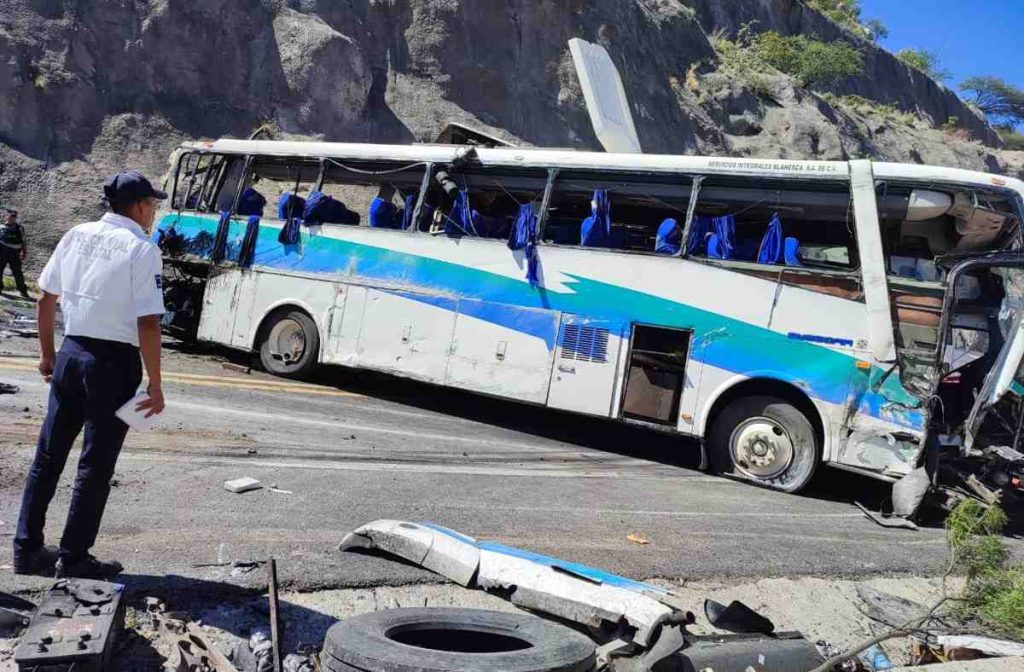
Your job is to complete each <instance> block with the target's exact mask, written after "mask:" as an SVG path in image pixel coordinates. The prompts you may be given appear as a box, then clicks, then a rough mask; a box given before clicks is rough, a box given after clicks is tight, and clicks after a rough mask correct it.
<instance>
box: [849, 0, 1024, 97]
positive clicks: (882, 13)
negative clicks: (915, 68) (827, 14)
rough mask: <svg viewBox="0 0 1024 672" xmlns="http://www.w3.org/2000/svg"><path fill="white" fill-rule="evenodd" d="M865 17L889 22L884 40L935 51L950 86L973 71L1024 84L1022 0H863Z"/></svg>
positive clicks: (895, 48)
mask: <svg viewBox="0 0 1024 672" xmlns="http://www.w3.org/2000/svg"><path fill="white" fill-rule="evenodd" d="M861 7H862V8H863V11H862V12H861V18H862V19H863V20H867V19H872V18H877V19H881V20H882V22H883V23H884V24H885V25H886V26H887V27H888V28H889V37H888V38H887V39H885V40H882V41H881V45H882V46H883V47H884V48H886V49H888V50H889V51H892V52H893V53H895V52H897V51H899V50H900V49H904V48H908V47H913V48H923V49H928V50H930V51H933V52H935V53H936V54H937V55H938V57H939V66H940V67H941V68H942V69H944V70H948V71H949V72H950V73H951V74H952V75H953V76H952V78H950V79H949V80H947V81H946V85H947V86H949V87H950V88H951V89H954V90H955V89H956V88H957V85H958V84H959V83H960V82H961V81H963V80H964V79H967V78H968V77H972V76H975V75H994V76H997V77H1002V78H1003V79H1005V80H1006V81H1008V82H1010V83H1011V84H1015V85H1016V86H1019V87H1021V88H1024V0H969V1H967V2H965V1H964V0H861Z"/></svg>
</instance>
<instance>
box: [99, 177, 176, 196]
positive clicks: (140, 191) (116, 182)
mask: <svg viewBox="0 0 1024 672" xmlns="http://www.w3.org/2000/svg"><path fill="white" fill-rule="evenodd" d="M103 195H104V196H106V197H107V200H108V201H110V202H111V203H134V202H136V201H141V200H142V199H144V198H149V197H153V198H158V199H160V200H163V199H165V198H167V194H166V193H165V192H163V191H160V190H159V189H154V188H153V185H152V184H150V182H149V180H147V179H146V178H145V176H144V175H143V174H142V173H140V172H139V171H137V170H129V171H128V172H125V173H118V174H116V175H111V176H110V177H108V178H107V181H106V182H104V183H103Z"/></svg>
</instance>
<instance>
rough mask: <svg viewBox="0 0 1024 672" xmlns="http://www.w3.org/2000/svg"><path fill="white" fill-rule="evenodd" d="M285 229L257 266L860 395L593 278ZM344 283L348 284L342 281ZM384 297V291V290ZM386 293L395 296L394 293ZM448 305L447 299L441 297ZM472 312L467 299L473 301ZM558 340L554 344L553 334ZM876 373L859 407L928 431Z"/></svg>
mask: <svg viewBox="0 0 1024 672" xmlns="http://www.w3.org/2000/svg"><path fill="white" fill-rule="evenodd" d="M172 223H174V225H175V226H176V228H177V229H178V231H179V232H180V233H182V234H185V235H186V237H189V236H191V235H195V233H198V232H199V231H200V230H204V231H207V232H210V233H213V232H214V231H215V229H216V225H217V222H216V218H215V217H202V216H194V215H173V214H172V215H167V216H165V217H164V219H163V220H162V221H161V227H166V226H170V225H171V224H172ZM244 228H245V227H244V222H241V221H235V222H232V226H231V231H230V234H229V239H230V238H234V237H237V238H239V239H240V238H241V235H242V234H243V233H244ZM278 232H279V227H274V226H263V227H261V228H260V232H259V236H258V239H257V245H256V257H255V263H254V266H264V267H269V268H273V269H276V270H283V271H294V272H301V273H324V274H331V275H332V276H333V277H332V278H331V279H332V280H342V279H343V278H344V277H360V278H367V279H371V280H377V281H381V282H386V283H389V284H390V283H395V284H400V285H402V286H404V287H420V288H423V289H424V290H426V292H437V293H438V294H441V295H444V296H445V297H446V302H445V303H444V305H443V306H439V307H443V308H444V309H446V310H456V309H457V308H456V305H455V304H453V302H452V298H451V297H453V296H454V297H458V298H459V299H461V298H463V297H465V298H468V299H478V300H481V302H482V303H491V305H492V306H494V305H495V304H502V305H505V306H520V307H523V308H534V309H546V310H550V311H560V312H563V313H571V314H575V315H581V316H586V317H592V318H598V319H601V320H603V321H607V322H610V323H621V324H628V323H631V322H645V323H650V324H660V325H664V326H667V327H679V328H687V329H692V330H693V332H694V348H693V358H694V359H696V360H698V361H703V362H704V363H705V364H707V365H710V366H714V367H716V368H719V369H723V370H726V371H730V372H734V373H738V374H741V375H745V376H750V377H770V378H777V379H779V380H784V381H787V382H790V383H792V384H794V385H796V386H797V387H799V388H801V389H803V390H804V391H805V392H807V393H808V394H809V395H811V396H812V397H814V398H817V399H820V400H822V401H825V402H828V403H831V404H835V405H845V404H846V403H847V402H848V396H849V394H850V393H851V381H853V380H854V376H855V375H857V373H858V372H857V370H856V368H855V367H856V359H855V358H854V357H852V356H850V355H849V354H846V353H843V352H839V351H835V350H831V349H829V348H827V347H823V346H822V345H819V344H817V343H814V342H810V341H807V340H803V339H793V338H790V337H789V336H788V334H780V333H778V332H775V331H772V330H770V329H766V328H764V327H759V326H755V325H752V324H749V323H746V322H743V321H742V320H738V319H735V318H730V317H727V316H725V315H722V314H719V313H715V312H712V311H707V310H703V309H699V308H695V307H693V306H689V305H685V304H681V303H677V302H675V301H671V300H669V299H665V298H662V297H658V296H654V295H651V294H646V293H644V292H639V291H636V290H633V289H629V288H625V287H620V286H616V285H612V284H609V283H604V282H601V281H599V280H594V279H592V278H586V277H582V276H575V275H570V274H565V275H566V277H568V278H569V280H568V281H567V282H565V285H566V286H567V287H568V288H569V289H570V290H571V291H570V292H556V291H552V290H548V289H545V288H544V287H532V286H531V285H530V284H529V283H527V282H526V281H525V280H521V279H518V278H510V277H507V276H503V275H500V274H497V273H491V272H488V271H484V270H480V269H476V268H471V267H467V266H461V265H459V264H456V263H452V262H447V261H442V260H439V259H434V258H431V257H426V256H421V255H415V254H410V253H406V252H398V251H395V250H390V249H386V248H381V247H376V246H372V245H366V244H363V243H356V242H353V241H349V240H343V239H338V238H330V237H327V236H307V235H304V236H303V241H302V244H301V252H299V251H298V249H299V248H296V247H295V246H291V247H289V248H286V247H285V246H283V245H281V244H280V243H279V242H278V241H277V235H278ZM339 276H340V277H339ZM378 289H381V288H378ZM382 291H388V290H386V289H384V290H382ZM400 291H402V292H403V293H404V295H406V296H407V297H408V298H413V299H415V300H417V301H421V300H425V301H432V300H433V299H423V298H422V297H424V296H430V294H423V293H419V292H409V291H406V290H400ZM438 300H440V299H438ZM464 303H466V304H467V309H469V303H470V302H468V301H466V302H464ZM473 316H474V317H478V318H479V319H483V320H486V321H489V322H493V323H494V324H497V325H499V326H502V327H506V328H508V329H512V330H516V331H521V332H523V333H531V331H530V330H531V329H534V330H535V331H536V333H531V335H538V337H540V335H541V334H543V337H544V338H545V342H546V343H548V344H549V348H550V347H552V345H551V341H550V340H549V339H548V336H547V334H548V333H549V332H547V331H542V330H541V326H542V324H541V321H539V320H538V321H534V320H524V321H523V322H520V320H519V317H518V316H515V312H514V311H506V310H500V309H497V308H491V309H485V308H483V307H479V308H476V314H475V315H473ZM551 338H554V336H551ZM883 373H884V371H883V370H882V369H880V368H878V367H873V368H872V371H871V376H870V378H871V380H882V383H881V385H880V386H874V385H869V386H868V389H867V390H866V391H865V392H864V394H863V397H862V399H861V400H860V402H859V403H860V408H861V410H862V411H864V412H866V413H868V414H869V415H871V416H873V417H876V418H880V419H883V420H885V421H888V422H892V423H894V424H897V425H900V426H903V427H907V428H910V429H916V430H920V429H922V428H923V427H924V412H923V410H922V409H921V402H920V400H918V399H917V398H915V397H914V396H913V395H911V394H910V393H909V392H907V391H906V390H905V389H904V388H903V386H902V384H900V381H899V376H896V375H889V376H883V375H882V374H883Z"/></svg>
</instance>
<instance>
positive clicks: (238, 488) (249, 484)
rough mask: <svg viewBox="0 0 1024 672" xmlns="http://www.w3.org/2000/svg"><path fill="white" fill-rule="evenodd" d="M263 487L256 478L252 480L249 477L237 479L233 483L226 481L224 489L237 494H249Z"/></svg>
mask: <svg viewBox="0 0 1024 672" xmlns="http://www.w3.org/2000/svg"><path fill="white" fill-rule="evenodd" d="M262 487H263V484H262V483H260V482H259V481H258V480H256V479H255V478H250V477H248V476H245V477H243V478H236V479H234V480H231V481H224V489H225V490H227V491H228V492H233V493H235V494H241V493H243V492H249V491H250V490H259V489H260V488H262Z"/></svg>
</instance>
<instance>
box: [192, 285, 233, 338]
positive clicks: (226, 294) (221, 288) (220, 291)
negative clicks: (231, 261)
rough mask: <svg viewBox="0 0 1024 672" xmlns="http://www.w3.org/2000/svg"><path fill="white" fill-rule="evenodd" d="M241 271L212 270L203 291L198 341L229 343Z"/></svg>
mask: <svg viewBox="0 0 1024 672" xmlns="http://www.w3.org/2000/svg"><path fill="white" fill-rule="evenodd" d="M241 276H242V273H241V271H236V270H231V271H218V270H216V269H215V270H214V271H213V273H212V274H211V275H210V277H209V279H208V280H207V281H206V289H205V290H204V292H203V311H202V314H201V315H200V317H199V332H198V334H197V338H198V339H199V340H200V341H212V342H214V343H230V342H231V334H232V331H233V330H234V326H235V302H236V299H237V296H238V283H239V279H240V278H241Z"/></svg>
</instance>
